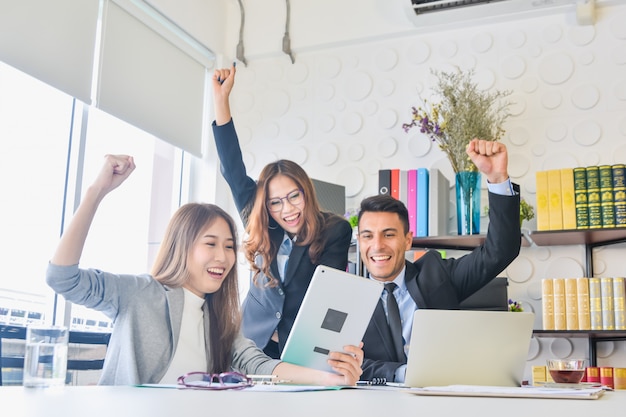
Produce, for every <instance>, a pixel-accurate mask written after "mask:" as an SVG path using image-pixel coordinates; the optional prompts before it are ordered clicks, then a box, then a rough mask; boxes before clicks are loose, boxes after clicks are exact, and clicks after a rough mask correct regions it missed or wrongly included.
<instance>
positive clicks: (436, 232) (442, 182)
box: [428, 168, 450, 236]
mask: <svg viewBox="0 0 626 417" xmlns="http://www.w3.org/2000/svg"><path fill="white" fill-rule="evenodd" d="M428 181H429V184H428V202H429V204H428V234H429V235H430V236H445V235H447V234H448V220H449V219H450V181H448V179H447V178H446V176H445V175H443V172H441V171H440V170H439V169H437V168H431V169H430V176H429V178H428Z"/></svg>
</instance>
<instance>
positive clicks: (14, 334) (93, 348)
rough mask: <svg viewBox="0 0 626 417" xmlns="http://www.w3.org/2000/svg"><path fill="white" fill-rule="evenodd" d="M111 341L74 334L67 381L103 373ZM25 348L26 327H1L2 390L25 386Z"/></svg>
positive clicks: (91, 334)
mask: <svg viewBox="0 0 626 417" xmlns="http://www.w3.org/2000/svg"><path fill="white" fill-rule="evenodd" d="M110 338H111V334H110V333H100V332H82V331H74V330H71V331H70V334H69V345H68V359H67V371H68V379H69V378H71V376H72V374H73V373H74V372H78V371H97V370H101V369H102V367H103V365H104V356H105V354H106V348H107V346H108V344H109V340H110ZM9 340H10V342H9ZM25 344H26V327H22V326H10V325H0V386H2V385H7V384H10V385H21V384H22V370H23V369H24V347H25ZM5 371H6V372H7V375H10V376H11V378H10V379H8V380H7V378H6V377H5V380H3V374H4V373H5ZM16 371H17V373H15V372H16ZM9 372H10V373H9ZM18 373H19V374H18Z"/></svg>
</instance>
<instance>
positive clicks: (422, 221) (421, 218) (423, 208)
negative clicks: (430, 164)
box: [417, 168, 429, 237]
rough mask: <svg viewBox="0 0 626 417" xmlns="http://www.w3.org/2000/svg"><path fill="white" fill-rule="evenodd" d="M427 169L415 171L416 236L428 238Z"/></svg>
mask: <svg viewBox="0 0 626 417" xmlns="http://www.w3.org/2000/svg"><path fill="white" fill-rule="evenodd" d="M428 177H429V175H428V169H426V168H418V169H417V236H418V237H425V236H428Z"/></svg>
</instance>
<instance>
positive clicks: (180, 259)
mask: <svg viewBox="0 0 626 417" xmlns="http://www.w3.org/2000/svg"><path fill="white" fill-rule="evenodd" d="M219 218H222V219H224V220H226V223H227V224H228V227H229V229H230V233H231V235H232V236H233V245H234V248H233V249H234V251H235V254H236V253H237V229H236V227H235V222H234V221H233V219H232V217H231V216H230V215H229V214H228V213H226V212H225V211H224V210H222V209H221V208H220V207H218V206H216V205H214V204H200V203H189V204H185V205H184V206H182V207H180V208H179V209H178V210H177V211H176V213H174V216H172V219H171V220H170V222H169V224H168V226H167V230H166V231H165V236H164V237H163V241H162V242H161V246H160V247H159V252H158V254H157V256H156V259H155V261H154V265H153V267H152V276H153V277H154V279H156V280H157V281H159V282H160V283H162V284H164V285H168V286H170V287H182V286H183V285H184V284H185V283H186V282H187V281H188V280H189V270H188V269H187V258H188V256H189V252H190V250H191V248H192V247H193V244H194V242H195V241H196V239H198V238H199V237H200V233H201V232H202V231H203V230H204V229H205V228H206V227H207V226H209V225H211V224H213V222H215V221H216V220H217V219H219ZM205 299H206V304H207V307H208V311H209V317H210V323H211V325H210V331H209V343H210V352H211V358H212V361H213V363H212V364H209V368H210V369H209V371H210V372H225V371H229V370H230V365H231V362H232V346H233V342H234V340H235V338H236V337H237V334H238V333H239V326H240V322H241V315H240V310H239V290H238V281H237V265H236V263H235V265H233V267H232V268H231V270H230V272H229V273H228V276H227V277H226V278H225V279H224V281H223V282H222V286H221V287H220V289H219V290H218V291H217V292H215V293H214V294H206V295H205Z"/></svg>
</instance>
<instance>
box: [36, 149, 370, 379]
mask: <svg viewBox="0 0 626 417" xmlns="http://www.w3.org/2000/svg"><path fill="white" fill-rule="evenodd" d="M134 169H135V163H134V161H133V158H132V157H130V156H125V155H107V156H106V158H105V164H104V166H103V168H102V170H101V171H100V174H99V175H98V177H97V179H96V180H95V182H94V183H93V184H92V185H91V186H90V187H89V188H88V189H87V192H86V193H85V197H84V198H83V200H82V202H81V204H80V206H79V207H78V209H77V211H76V213H75V215H74V218H73V219H72V222H71V223H70V225H69V227H68V228H67V230H66V231H65V233H64V234H63V236H62V237H61V240H60V242H59V245H58V247H57V250H56V252H55V254H54V256H53V257H52V259H51V261H50V264H49V266H48V270H47V274H46V281H47V283H48V285H50V287H51V288H52V289H53V290H54V291H56V292H57V293H58V294H60V295H62V296H63V297H64V298H65V299H66V300H68V301H70V302H73V303H75V304H81V305H84V306H86V307H89V308H93V309H95V310H99V311H102V312H103V313H105V314H106V315H107V316H108V317H110V318H111V319H112V320H113V322H114V329H113V333H112V335H111V341H110V343H109V346H108V349H107V355H106V359H105V362H104V368H103V371H102V376H101V379H100V382H99V383H100V384H103V385H132V384H146V383H166V384H171V383H176V381H177V379H178V377H179V376H181V375H184V374H186V373H188V372H195V371H202V372H208V373H220V372H228V371H233V370H234V371H238V372H241V373H244V374H272V375H276V376H277V377H278V378H279V379H281V380H290V381H293V382H295V383H304V384H319V385H354V384H355V383H356V381H357V380H358V379H359V376H360V375H361V373H362V371H361V364H362V362H363V351H362V350H361V348H360V347H356V346H346V347H345V351H346V352H347V353H341V352H332V353H330V354H329V363H330V364H331V366H332V367H333V370H334V371H335V372H336V373H328V372H322V371H318V370H313V369H308V368H303V367H300V366H296V365H292V364H288V363H285V362H280V361H278V360H274V359H271V358H270V357H268V356H266V355H265V354H264V353H263V352H262V351H261V350H260V349H259V348H257V346H256V345H255V344H254V343H253V342H252V341H250V340H249V339H246V338H244V337H243V336H242V334H241V332H240V321H241V319H240V313H239V300H238V292H237V291H238V290H237V272H236V268H234V267H233V266H234V265H235V262H236V254H237V242H236V227H235V225H234V222H233V220H232V218H231V217H230V216H229V215H228V214H227V213H226V212H224V211H223V210H222V209H220V208H219V207H217V206H215V205H212V204H195V203H190V204H186V205H184V206H182V207H181V208H179V209H178V210H177V212H176V213H175V214H174V216H173V217H172V219H171V220H170V224H169V226H168V228H167V231H166V234H165V237H164V239H163V241H162V243H161V247H160V250H159V253H158V255H157V258H156V260H155V263H154V266H153V269H152V274H151V275H148V274H146V275H122V274H113V273H107V272H103V271H100V270H96V269H80V268H79V267H78V263H79V260H80V256H81V253H82V250H83V247H84V244H85V240H86V238H87V234H88V231H89V228H90V225H91V222H92V220H93V218H94V216H95V213H96V211H97V208H98V206H99V204H100V202H101V201H102V199H103V198H104V197H105V196H106V195H107V194H108V193H109V192H110V191H112V190H113V189H115V188H117V187H118V186H119V185H120V184H121V183H122V182H124V181H125V180H126V179H127V178H128V176H129V175H130V174H131V173H132V171H133V170H134Z"/></svg>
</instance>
